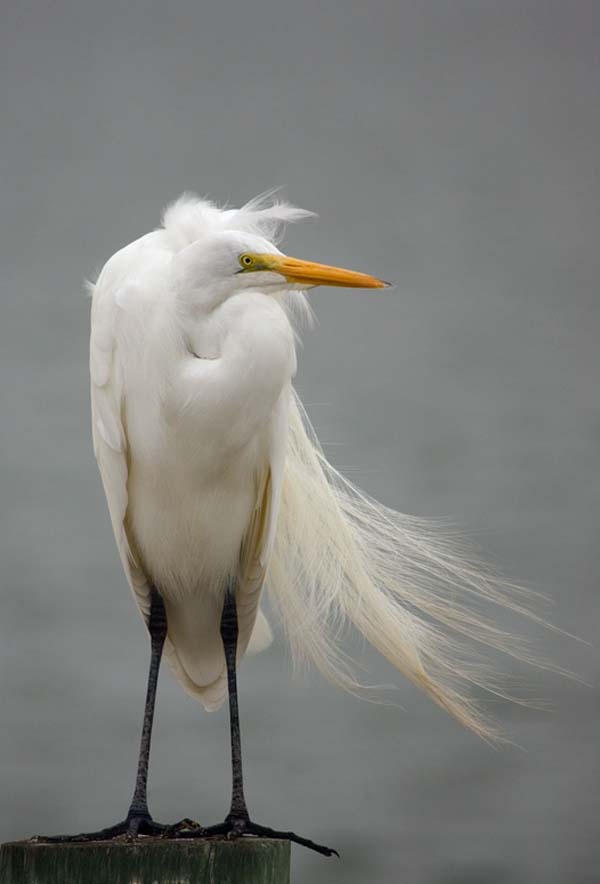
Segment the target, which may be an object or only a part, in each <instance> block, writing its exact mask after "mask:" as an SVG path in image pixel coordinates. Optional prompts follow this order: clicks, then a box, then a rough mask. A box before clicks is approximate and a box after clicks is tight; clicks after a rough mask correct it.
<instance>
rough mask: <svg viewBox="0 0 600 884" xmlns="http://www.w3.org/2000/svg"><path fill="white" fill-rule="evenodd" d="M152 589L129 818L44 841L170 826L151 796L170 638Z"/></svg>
mask: <svg viewBox="0 0 600 884" xmlns="http://www.w3.org/2000/svg"><path fill="white" fill-rule="evenodd" d="M151 592H152V596H151V599H152V600H151V607H150V619H149V621H148V632H149V633H150V645H151V656H150V670H149V672H148V689H147V691H146V706H145V709H144V723H143V726H142V738H141V741H140V753H139V759H138V769H137V776H136V780H135V791H134V793H133V798H132V801H131V806H130V808H129V812H128V813H127V817H126V818H125V819H124V820H123V821H122V822H120V823H117V824H116V825H115V826H109V827H108V828H107V829H101V830H100V831H99V832H87V833H82V834H80V835H56V836H54V837H50V838H43V839H42V840H44V841H53V842H55V841H58V842H61V841H107V840H109V839H111V838H116V837H118V836H120V835H129V836H131V837H136V836H137V835H158V834H162V833H163V832H164V831H166V830H167V828H168V827H167V826H163V825H161V824H160V823H155V822H154V820H153V819H152V817H151V816H150V812H149V810H148V798H147V782H148V760H149V757H150V742H151V739H152V724H153V721H154V705H155V702H156V686H157V683H158V671H159V669H160V661H161V657H162V652H163V647H164V644H165V639H166V637H167V615H166V611H165V606H164V602H163V600H162V598H161V597H160V594H159V593H158V591H157V590H156V589H154V588H153V589H152V590H151Z"/></svg>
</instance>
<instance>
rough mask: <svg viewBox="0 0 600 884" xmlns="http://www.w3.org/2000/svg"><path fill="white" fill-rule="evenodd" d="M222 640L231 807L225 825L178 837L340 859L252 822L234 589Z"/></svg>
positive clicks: (225, 613) (226, 605)
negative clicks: (282, 846) (288, 846)
mask: <svg viewBox="0 0 600 884" xmlns="http://www.w3.org/2000/svg"><path fill="white" fill-rule="evenodd" d="M221 638H222V640H223V648H224V651H225V662H226V664H227V685H228V689H229V725H230V730H231V769H232V789H231V807H230V810H229V813H228V814H227V816H226V817H225V820H224V821H223V822H222V823H219V824H218V825H216V826H209V827H208V828H204V827H200V828H197V829H187V830H183V831H180V832H179V834H178V836H177V837H179V838H203V837H206V836H210V835H227V836H228V837H237V836H244V835H254V836H256V837H261V838H278V839H282V840H285V841H293V842H294V843H295V844H300V845H302V846H303V847H308V848H310V849H311V850H316V851H317V852H318V853H322V854H324V855H325V856H331V855H332V854H335V855H336V856H338V855H339V854H338V852H337V851H336V850H332V849H331V848H330V847H325V846H323V845H322V844H315V842H314V841H310V840H309V839H308V838H301V837H300V836H299V835H296V834H295V833H294V832H281V831H279V830H276V829H271V828H269V827H267V826H260V825H258V823H254V822H252V820H251V819H250V815H249V813H248V808H247V805H246V798H245V796H244V778H243V773H242V745H241V736H240V716H239V708H238V695H237V677H236V654H237V641H238V618H237V608H236V603H235V593H234V589H233V587H229V588H228V590H227V593H226V595H225V602H224V604H223V614H222V616H221Z"/></svg>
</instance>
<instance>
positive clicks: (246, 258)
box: [240, 255, 255, 270]
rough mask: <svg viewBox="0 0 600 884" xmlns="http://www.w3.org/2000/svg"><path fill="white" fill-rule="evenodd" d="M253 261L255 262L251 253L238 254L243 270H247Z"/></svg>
mask: <svg viewBox="0 0 600 884" xmlns="http://www.w3.org/2000/svg"><path fill="white" fill-rule="evenodd" d="M254 263H255V262H254V258H253V257H252V255H240V264H241V265H242V267H243V268H244V270H247V269H248V268H249V267H252V266H253V265H254Z"/></svg>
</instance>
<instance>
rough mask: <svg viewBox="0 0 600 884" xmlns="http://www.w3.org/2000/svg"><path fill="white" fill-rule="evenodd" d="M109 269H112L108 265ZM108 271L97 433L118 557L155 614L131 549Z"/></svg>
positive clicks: (96, 366) (93, 353)
mask: <svg viewBox="0 0 600 884" xmlns="http://www.w3.org/2000/svg"><path fill="white" fill-rule="evenodd" d="M107 270H109V268H107ZM107 270H105V271H104V272H103V273H102V275H101V277H100V279H99V280H98V283H97V284H96V286H95V289H94V295H93V301H92V321H91V335H90V378H91V407H92V438H93V442H94V454H95V456H96V460H97V462H98V467H99V470H100V476H101V477H102V484H103V486H104V493H105V494H106V501H107V503H108V510H109V513H110V519H111V522H112V528H113V532H114V535H115V540H116V542H117V548H118V550H119V556H120V558H121V562H122V564H123V568H124V570H125V574H126V576H127V580H128V582H129V585H130V587H131V589H132V591H133V595H134V598H135V600H136V602H137V605H138V607H139V609H140V613H141V614H142V617H143V618H144V620H145V621H146V622H147V621H148V618H149V616H150V585H149V583H148V581H147V579H146V577H145V575H144V572H143V571H142V569H141V567H140V565H139V563H138V562H137V561H136V559H135V556H134V554H133V552H132V550H131V547H130V544H129V540H128V538H127V532H126V528H125V515H126V513H127V503H128V496H127V477H128V450H127V432H126V428H125V425H124V420H123V415H124V383H123V366H122V364H121V361H120V359H119V355H118V352H117V343H116V324H117V322H118V321H119V309H120V308H119V306H118V303H117V292H118V289H117V288H116V286H114V285H111V274H110V272H108V273H107Z"/></svg>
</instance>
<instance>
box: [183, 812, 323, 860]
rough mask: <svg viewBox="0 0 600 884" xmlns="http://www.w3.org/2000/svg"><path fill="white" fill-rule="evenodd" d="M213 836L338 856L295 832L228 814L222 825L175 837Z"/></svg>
mask: <svg viewBox="0 0 600 884" xmlns="http://www.w3.org/2000/svg"><path fill="white" fill-rule="evenodd" d="M213 835H223V836H225V837H226V838H229V839H234V838H243V837H246V836H250V837H255V838H276V839H278V840H281V841H291V842H293V843H294V844H299V845H300V846H301V847H308V849H309V850H315V851H316V852H317V853H321V854H323V856H334V855H335V856H339V853H338V852H337V850H333V848H331V847H325V845H324V844H316V843H315V842H314V841H311V840H310V839H309V838H302V837H301V836H300V835H296V833H295V832H281V831H279V830H278V829H271V828H270V827H269V826H261V825H259V824H258V823H254V822H252V820H251V819H250V818H249V817H247V816H234V815H232V814H229V815H228V816H227V817H226V818H225V820H224V821H223V822H222V823H218V824H217V825H216V826H206V827H205V826H199V827H198V828H193V829H182V830H180V831H179V833H178V834H177V835H176V836H175V837H177V838H210V837H211V836H213Z"/></svg>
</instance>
